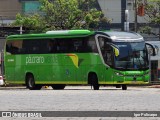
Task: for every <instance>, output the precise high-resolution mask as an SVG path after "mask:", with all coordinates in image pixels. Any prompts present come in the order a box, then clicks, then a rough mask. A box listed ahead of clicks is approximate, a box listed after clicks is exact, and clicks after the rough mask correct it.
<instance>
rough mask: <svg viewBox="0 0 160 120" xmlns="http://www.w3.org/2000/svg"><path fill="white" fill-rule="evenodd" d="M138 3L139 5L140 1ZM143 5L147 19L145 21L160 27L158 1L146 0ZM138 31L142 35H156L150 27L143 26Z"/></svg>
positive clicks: (159, 3)
mask: <svg viewBox="0 0 160 120" xmlns="http://www.w3.org/2000/svg"><path fill="white" fill-rule="evenodd" d="M138 2H139V3H141V2H142V0H139V1H138ZM144 5H145V15H146V16H147V17H148V18H149V19H146V20H148V23H151V24H154V25H158V26H159V25H160V0H147V1H145V2H144ZM139 31H140V32H142V33H147V34H154V35H156V33H153V32H152V28H151V27H150V26H143V27H141V28H140V29H139ZM157 36H158V35H157Z"/></svg>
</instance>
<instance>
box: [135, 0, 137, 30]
mask: <svg viewBox="0 0 160 120" xmlns="http://www.w3.org/2000/svg"><path fill="white" fill-rule="evenodd" d="M134 9H135V14H134V16H135V17H134V18H135V20H134V31H135V32H137V0H135V1H134Z"/></svg>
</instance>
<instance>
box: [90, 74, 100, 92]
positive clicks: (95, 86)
mask: <svg viewBox="0 0 160 120" xmlns="http://www.w3.org/2000/svg"><path fill="white" fill-rule="evenodd" d="M90 79H91V85H93V89H94V90H99V84H98V78H97V75H96V74H92V75H91V77H90Z"/></svg>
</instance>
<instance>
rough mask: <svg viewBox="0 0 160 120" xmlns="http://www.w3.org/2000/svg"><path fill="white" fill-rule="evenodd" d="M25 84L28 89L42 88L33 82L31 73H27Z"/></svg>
mask: <svg viewBox="0 0 160 120" xmlns="http://www.w3.org/2000/svg"><path fill="white" fill-rule="evenodd" d="M26 85H27V88H29V89H30V90H40V89H41V88H42V86H41V85H36V84H35V81H34V77H33V75H27V78H26Z"/></svg>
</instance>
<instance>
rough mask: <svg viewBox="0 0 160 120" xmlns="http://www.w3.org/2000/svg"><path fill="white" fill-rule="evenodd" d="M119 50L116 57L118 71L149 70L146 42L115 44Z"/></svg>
mask: <svg viewBox="0 0 160 120" xmlns="http://www.w3.org/2000/svg"><path fill="white" fill-rule="evenodd" d="M114 44H115V45H116V46H117V47H118V49H119V55H118V56H115V68H117V69H125V70H127V69H131V70H134V69H148V67H149V62H148V54H147V49H146V47H145V42H114Z"/></svg>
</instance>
